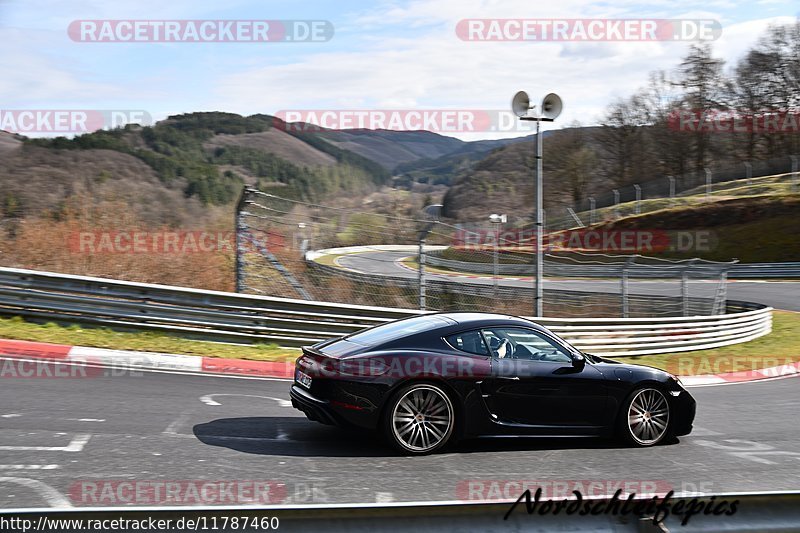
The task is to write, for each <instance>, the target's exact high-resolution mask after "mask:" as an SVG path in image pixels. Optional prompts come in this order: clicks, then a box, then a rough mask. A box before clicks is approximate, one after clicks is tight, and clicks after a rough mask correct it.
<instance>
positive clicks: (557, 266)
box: [426, 252, 800, 279]
mask: <svg viewBox="0 0 800 533" xmlns="http://www.w3.org/2000/svg"><path fill="white" fill-rule="evenodd" d="M426 262H427V264H428V265H430V266H432V267H439V268H446V269H449V270H453V271H455V272H466V273H470V274H483V275H492V274H493V273H494V265H492V263H478V262H474V261H457V260H453V259H444V258H442V257H439V256H438V255H437V254H436V252H433V253H431V254H430V255H428V256H427V257H426ZM685 268H686V267H685V265H679V264H676V265H670V264H668V263H665V264H663V265H658V268H654V266H653V265H652V264H649V265H638V264H633V265H624V264H622V263H615V264H607V265H600V264H595V265H592V264H569V263H564V262H559V261H552V260H547V259H546V260H545V261H544V272H545V274H546V275H547V276H548V277H562V278H618V277H619V276H620V275H621V274H622V272H623V269H624V270H625V272H626V273H627V274H628V275H629V276H630V277H631V278H638V279H642V278H651V279H657V278H662V277H667V276H668V275H671V276H673V277H674V276H675V273H676V272H677V273H679V272H680V271H681V270H682V269H685ZM692 268H693V269H695V270H696V271H702V268H703V265H702V264H698V265H694V266H693V267H692ZM708 270H709V272H710V273H715V272H718V271H719V267H716V269H715V267H709V269H708ZM498 273H499V274H500V275H502V276H532V275H533V274H534V271H533V265H530V264H508V263H504V264H500V265H498ZM727 273H728V277H729V278H734V279H787V278H800V263H737V264H735V265H732V266H730V267H728V268H727Z"/></svg>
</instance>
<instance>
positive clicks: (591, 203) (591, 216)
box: [589, 196, 597, 226]
mask: <svg viewBox="0 0 800 533" xmlns="http://www.w3.org/2000/svg"><path fill="white" fill-rule="evenodd" d="M596 207H597V202H596V201H595V199H594V196H590V197H589V225H591V226H594V223H595V220H596V219H595V215H596V213H595V209H596Z"/></svg>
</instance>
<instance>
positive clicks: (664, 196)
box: [546, 156, 800, 231]
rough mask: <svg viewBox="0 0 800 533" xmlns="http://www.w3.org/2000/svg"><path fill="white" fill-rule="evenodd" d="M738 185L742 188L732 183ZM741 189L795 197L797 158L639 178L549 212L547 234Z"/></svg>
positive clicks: (799, 187)
mask: <svg viewBox="0 0 800 533" xmlns="http://www.w3.org/2000/svg"><path fill="white" fill-rule="evenodd" d="M742 180H744V183H743V184H732V183H731V182H741V181H742ZM740 185H744V186H747V187H748V188H749V190H748V191H747V194H763V193H764V192H766V191H767V190H770V191H772V192H774V191H775V190H783V191H785V192H800V156H786V157H779V158H774V159H769V160H765V161H752V162H748V161H745V162H742V163H739V164H729V165H724V166H716V167H709V168H707V169H705V170H700V171H696V172H688V173H686V174H683V175H679V176H661V177H657V178H653V177H650V176H642V180H641V181H640V182H639V183H636V184H630V185H624V186H620V187H618V188H616V189H610V190H607V191H603V192H598V193H595V194H593V195H591V196H588V197H586V198H585V199H584V200H582V201H580V202H576V203H575V204H573V205H571V206H564V207H560V208H559V207H551V209H550V213H549V216H548V217H547V219H548V220H547V223H546V228H547V229H548V230H549V231H557V230H563V229H569V228H575V227H578V226H589V225H592V224H595V223H599V222H603V221H609V220H616V219H618V218H621V217H625V216H630V215H636V214H641V213H647V212H651V211H656V210H658V209H664V208H666V207H671V206H674V205H678V204H681V203H683V204H685V203H687V202H691V200H690V197H694V199H695V200H698V201H704V200H708V199H712V198H713V197H723V196H726V195H731V194H736V191H734V190H733V189H734V188H735V187H737V186H740Z"/></svg>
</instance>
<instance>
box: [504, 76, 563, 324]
mask: <svg viewBox="0 0 800 533" xmlns="http://www.w3.org/2000/svg"><path fill="white" fill-rule="evenodd" d="M535 108H536V106H535V105H531V100H530V98H529V97H528V93H526V92H525V91H519V92H518V93H517V94H515V95H514V98H513V99H512V100H511V110H512V111H513V112H514V114H515V115H517V116H518V117H519V119H520V120H533V121H535V122H536V174H535V176H536V177H535V179H536V250H535V254H536V268H535V273H536V282H535V283H536V285H535V287H534V290H535V293H534V302H535V303H534V308H535V309H534V316H544V312H543V303H544V302H543V298H542V296H543V293H544V291H543V289H542V282H543V280H542V278H543V269H544V257H543V251H542V244H543V242H542V241H543V235H542V231H543V230H544V218H543V215H544V213H543V212H542V209H543V206H542V203H543V199H542V194H543V187H542V174H543V173H544V172H543V170H542V135H541V123H542V122H553V121H554V120H555V119H556V117H558V115H560V114H561V110H562V109H563V108H564V104H563V103H562V102H561V97H560V96H558V95H557V94H555V93H550V94H548V95H547V96H545V97H544V98H543V99H542V103H541V105H540V106H539V110H538V111H539V113H538V115H537V116H530V114H529V112H530V111H531V110H532V109H535Z"/></svg>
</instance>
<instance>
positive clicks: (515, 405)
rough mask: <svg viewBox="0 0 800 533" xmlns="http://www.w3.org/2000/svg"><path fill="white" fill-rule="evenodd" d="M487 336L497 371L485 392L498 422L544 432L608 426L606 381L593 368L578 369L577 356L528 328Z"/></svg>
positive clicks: (488, 331)
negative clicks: (529, 427) (574, 362)
mask: <svg viewBox="0 0 800 533" xmlns="http://www.w3.org/2000/svg"><path fill="white" fill-rule="evenodd" d="M482 333H483V335H484V337H485V339H486V344H487V345H488V346H489V348H490V352H491V356H492V371H491V377H490V378H489V379H486V380H484V382H483V383H482V385H481V387H482V389H483V392H484V397H485V399H486V403H487V405H488V406H489V409H490V410H491V411H492V412H493V413H494V414H495V415H496V416H497V420H498V421H500V422H504V423H510V424H518V425H526V426H531V427H532V428H540V429H541V430H542V431H543V432H545V433H546V432H549V431H551V430H552V429H553V428H559V429H563V430H570V429H573V430H576V431H580V430H581V429H583V430H585V429H589V428H599V427H601V426H603V425H605V424H606V423H607V414H606V400H607V388H606V386H605V384H604V382H603V376H602V374H601V373H600V372H599V371H597V369H595V368H594V367H593V366H592V365H591V364H588V363H587V364H585V365H583V366H582V367H580V366H579V367H575V366H573V363H572V360H573V355H574V353H575V352H573V351H571V350H570V348H569V347H567V346H565V345H563V344H561V343H560V342H559V341H558V340H557V339H555V338H554V337H551V336H550V335H547V334H546V333H544V332H540V331H537V330H534V329H528V328H523V327H516V326H515V327H490V328H484V329H483V330H482ZM503 345H505V348H503ZM509 345H511V347H510V348H509Z"/></svg>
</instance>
